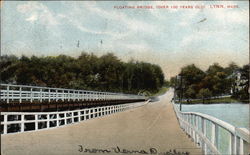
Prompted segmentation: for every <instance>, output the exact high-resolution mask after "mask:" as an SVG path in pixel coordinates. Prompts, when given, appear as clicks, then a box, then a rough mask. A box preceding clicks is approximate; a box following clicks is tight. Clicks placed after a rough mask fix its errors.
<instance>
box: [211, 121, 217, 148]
mask: <svg viewBox="0 0 250 155" xmlns="http://www.w3.org/2000/svg"><path fill="white" fill-rule="evenodd" d="M211 132H212V133H211V141H212V144H213V145H214V146H215V147H216V148H217V149H218V146H219V129H218V125H217V124H215V123H214V122H212V130H211Z"/></svg>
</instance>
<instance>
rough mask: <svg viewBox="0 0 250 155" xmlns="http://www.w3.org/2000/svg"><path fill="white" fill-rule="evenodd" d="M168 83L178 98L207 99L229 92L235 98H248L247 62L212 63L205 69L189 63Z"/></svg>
mask: <svg viewBox="0 0 250 155" xmlns="http://www.w3.org/2000/svg"><path fill="white" fill-rule="evenodd" d="M169 84H170V85H171V86H172V87H175V88H176V93H177V96H178V97H179V98H185V99H197V98H198V99H207V98H210V97H212V96H223V95H229V94H230V95H232V97H233V98H236V99H240V100H249V93H248V90H249V64H247V65H244V66H243V67H239V66H238V65H236V64H235V63H234V62H232V63H230V64H229V65H228V66H227V67H222V66H220V65H219V64H218V63H214V64H213V65H210V66H209V67H208V69H207V70H206V71H203V70H201V69H200V68H198V67H197V66H195V65H194V64H191V65H187V66H185V67H183V68H182V69H181V72H180V73H179V74H178V76H176V77H172V78H171V79H170V82H169Z"/></svg>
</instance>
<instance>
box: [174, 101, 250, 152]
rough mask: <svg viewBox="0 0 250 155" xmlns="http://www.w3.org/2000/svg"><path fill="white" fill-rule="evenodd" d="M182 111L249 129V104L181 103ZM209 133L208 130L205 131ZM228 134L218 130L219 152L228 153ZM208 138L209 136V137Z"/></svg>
mask: <svg viewBox="0 0 250 155" xmlns="http://www.w3.org/2000/svg"><path fill="white" fill-rule="evenodd" d="M178 106H179V105H178ZM182 111H183V112H200V113H204V114H208V115H211V116H214V117H216V118H218V119H220V120H223V121H225V122H227V123H229V124H231V125H233V126H236V127H240V128H241V127H243V128H247V129H248V130H249V104H241V103H235V104H226V103H220V104H210V105H208V104H193V105H186V104H183V105H182ZM207 133H208V134H209V132H207ZM208 136H209V135H208ZM229 136H230V135H229V134H228V133H227V132H225V131H223V130H222V129H220V130H219V141H221V142H222V143H220V145H219V151H220V152H221V153H225V154H226V153H228V145H229V141H228V139H229ZM209 138H210V137H209Z"/></svg>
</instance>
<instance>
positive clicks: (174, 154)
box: [78, 145, 190, 155]
mask: <svg viewBox="0 0 250 155" xmlns="http://www.w3.org/2000/svg"><path fill="white" fill-rule="evenodd" d="M78 146H79V148H78V151H79V152H82V153H91V154H92V153H93V154H111V153H112V154H155V155H189V154H190V153H189V152H187V151H177V150H176V149H173V150H168V151H165V152H159V151H158V150H157V149H156V148H153V147H152V148H149V149H146V150H144V149H132V150H131V149H126V148H120V147H119V146H116V147H113V148H108V149H103V148H84V147H83V146H82V145H78Z"/></svg>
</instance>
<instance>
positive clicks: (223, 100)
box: [182, 97, 241, 104]
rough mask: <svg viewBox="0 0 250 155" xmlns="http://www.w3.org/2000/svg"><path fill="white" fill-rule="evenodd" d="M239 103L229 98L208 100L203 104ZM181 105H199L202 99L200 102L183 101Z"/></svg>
mask: <svg viewBox="0 0 250 155" xmlns="http://www.w3.org/2000/svg"><path fill="white" fill-rule="evenodd" d="M239 102H240V103H241V101H239V100H236V99H233V98H231V97H224V98H218V99H209V100H205V101H204V104H213V103H239ZM182 103H183V104H200V103H203V101H202V99H201V100H194V101H189V102H187V101H183V102H182Z"/></svg>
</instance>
